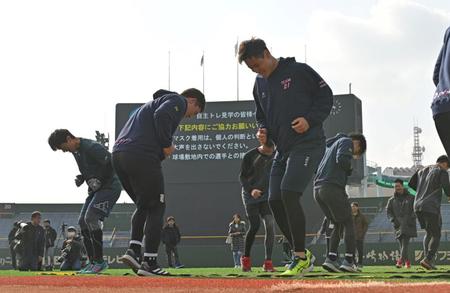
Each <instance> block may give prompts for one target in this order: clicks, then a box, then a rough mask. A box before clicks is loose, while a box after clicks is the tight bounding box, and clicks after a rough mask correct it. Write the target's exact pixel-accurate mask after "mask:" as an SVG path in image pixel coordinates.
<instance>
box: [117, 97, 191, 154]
mask: <svg viewBox="0 0 450 293" xmlns="http://www.w3.org/2000/svg"><path fill="white" fill-rule="evenodd" d="M153 98H154V100H153V101H151V102H148V103H146V104H144V105H142V106H141V107H140V108H139V109H138V110H136V111H135V112H134V113H133V114H132V115H131V116H130V118H129V119H128V121H127V123H126V124H125V126H124V127H123V128H122V131H121V132H120V134H119V137H118V138H117V140H116V143H115V144H114V149H113V152H132V153H136V154H138V155H143V156H147V157H150V158H152V159H157V160H164V159H165V156H164V154H163V148H167V147H170V146H171V145H172V138H173V135H174V133H175V131H176V130H177V128H178V126H179V124H180V122H181V120H182V119H183V117H184V114H186V111H187V100H186V98H185V97H183V96H181V95H179V94H177V93H174V92H169V91H165V90H159V91H157V92H156V93H155V94H154V95H153Z"/></svg>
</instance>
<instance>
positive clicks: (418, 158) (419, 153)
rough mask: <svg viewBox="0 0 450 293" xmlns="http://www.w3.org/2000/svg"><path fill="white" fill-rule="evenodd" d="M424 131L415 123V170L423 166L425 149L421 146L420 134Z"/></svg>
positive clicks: (413, 153)
mask: <svg viewBox="0 0 450 293" xmlns="http://www.w3.org/2000/svg"><path fill="white" fill-rule="evenodd" d="M421 133H422V129H421V128H420V127H419V126H418V125H417V123H415V125H414V147H413V152H412V159H413V164H414V168H416V169H418V168H419V167H420V166H422V158H423V153H424V152H425V147H424V146H421V145H420V134H421Z"/></svg>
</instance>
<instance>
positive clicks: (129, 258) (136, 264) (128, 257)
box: [119, 249, 141, 274]
mask: <svg viewBox="0 0 450 293" xmlns="http://www.w3.org/2000/svg"><path fill="white" fill-rule="evenodd" d="M139 258H140V257H138V256H137V255H136V253H134V251H133V250H132V249H127V252H125V254H124V255H122V256H121V257H120V258H119V260H120V261H121V262H123V263H124V264H126V265H127V266H129V267H130V268H131V269H132V270H133V272H134V273H135V274H137V273H138V270H139V269H140V268H141V264H140V259H139Z"/></svg>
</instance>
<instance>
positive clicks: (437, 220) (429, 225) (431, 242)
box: [416, 212, 442, 261]
mask: <svg viewBox="0 0 450 293" xmlns="http://www.w3.org/2000/svg"><path fill="white" fill-rule="evenodd" d="M416 215H417V220H419V223H420V227H421V228H422V229H425V232H426V234H425V237H424V238H423V253H424V256H425V257H426V258H427V260H429V261H431V260H433V259H434V257H435V256H436V253H437V251H438V248H439V243H440V241H441V229H442V218H441V215H440V214H433V213H428V212H416Z"/></svg>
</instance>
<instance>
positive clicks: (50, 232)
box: [44, 226, 57, 248]
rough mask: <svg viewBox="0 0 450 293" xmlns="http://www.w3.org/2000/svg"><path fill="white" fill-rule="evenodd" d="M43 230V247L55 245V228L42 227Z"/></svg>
mask: <svg viewBox="0 0 450 293" xmlns="http://www.w3.org/2000/svg"><path fill="white" fill-rule="evenodd" d="M44 231H45V248H49V247H53V246H55V240H56V236H57V235H56V230H55V229H53V228H52V227H50V226H49V227H48V228H44Z"/></svg>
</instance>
